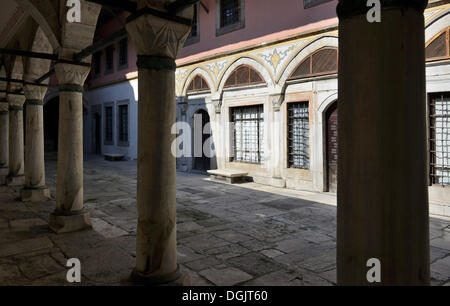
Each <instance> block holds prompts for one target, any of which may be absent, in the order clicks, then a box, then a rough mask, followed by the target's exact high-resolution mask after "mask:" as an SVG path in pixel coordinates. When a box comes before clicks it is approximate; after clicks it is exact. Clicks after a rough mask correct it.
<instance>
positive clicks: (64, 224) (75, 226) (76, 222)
mask: <svg viewBox="0 0 450 306" xmlns="http://www.w3.org/2000/svg"><path fill="white" fill-rule="evenodd" d="M48 226H49V227H50V229H51V230H52V231H54V232H55V233H57V234H62V233H70V232H77V231H82V230H85V229H92V224H91V214H90V212H86V211H85V210H81V211H78V212H77V211H75V212H59V211H55V212H53V213H51V214H50V221H49V224H48Z"/></svg>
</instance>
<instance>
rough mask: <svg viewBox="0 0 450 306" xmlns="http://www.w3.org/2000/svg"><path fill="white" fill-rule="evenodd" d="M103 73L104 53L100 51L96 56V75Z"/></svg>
mask: <svg viewBox="0 0 450 306" xmlns="http://www.w3.org/2000/svg"><path fill="white" fill-rule="evenodd" d="M101 72H102V52H101V51H98V52H96V53H95V54H94V75H99V74H100V73H101Z"/></svg>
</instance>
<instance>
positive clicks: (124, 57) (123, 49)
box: [119, 38, 128, 68]
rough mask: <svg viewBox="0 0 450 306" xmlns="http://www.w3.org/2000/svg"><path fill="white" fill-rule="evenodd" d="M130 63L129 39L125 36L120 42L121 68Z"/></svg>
mask: <svg viewBox="0 0 450 306" xmlns="http://www.w3.org/2000/svg"><path fill="white" fill-rule="evenodd" d="M127 65H128V39H127V38H124V39H122V40H121V41H120V42H119V68H123V67H126V66H127Z"/></svg>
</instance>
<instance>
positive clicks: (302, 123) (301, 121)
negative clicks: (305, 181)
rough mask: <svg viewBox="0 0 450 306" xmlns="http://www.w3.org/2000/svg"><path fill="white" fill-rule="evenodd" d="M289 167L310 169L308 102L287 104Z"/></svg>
mask: <svg viewBox="0 0 450 306" xmlns="http://www.w3.org/2000/svg"><path fill="white" fill-rule="evenodd" d="M287 111H288V122H287V123H288V145H289V148H288V154H289V156H288V161H289V168H300V169H309V108H308V102H295V103H288V104H287Z"/></svg>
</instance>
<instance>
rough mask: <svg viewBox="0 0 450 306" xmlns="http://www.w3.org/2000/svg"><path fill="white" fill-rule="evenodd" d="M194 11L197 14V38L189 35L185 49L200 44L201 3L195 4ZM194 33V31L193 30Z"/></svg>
mask: <svg viewBox="0 0 450 306" xmlns="http://www.w3.org/2000/svg"><path fill="white" fill-rule="evenodd" d="M194 10H195V12H196V13H197V24H196V27H197V35H195V36H191V35H190V34H189V37H188V38H187V39H186V41H185V42H184V47H187V46H189V45H193V44H195V43H198V42H200V5H199V3H197V4H194ZM191 31H192V30H191Z"/></svg>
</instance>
